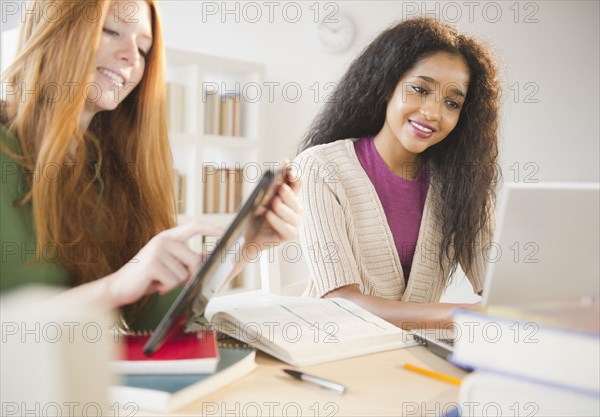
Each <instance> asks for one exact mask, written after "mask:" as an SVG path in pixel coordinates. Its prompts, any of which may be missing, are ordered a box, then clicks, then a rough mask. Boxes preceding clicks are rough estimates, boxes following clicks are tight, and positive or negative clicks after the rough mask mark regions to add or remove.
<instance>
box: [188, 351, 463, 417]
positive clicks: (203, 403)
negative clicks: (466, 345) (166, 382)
mask: <svg viewBox="0 0 600 417" xmlns="http://www.w3.org/2000/svg"><path fill="white" fill-rule="evenodd" d="M256 362H257V364H258V366H257V368H256V369H255V370H254V371H253V372H252V373H250V374H249V375H247V376H245V377H244V378H242V379H240V380H238V381H236V382H234V383H232V384H231V385H229V386H227V387H225V388H223V389H221V390H219V391H218V392H215V393H213V394H212V395H210V396H207V397H205V398H203V399H202V400H199V401H197V402H195V403H193V404H190V405H189V406H188V407H186V408H183V409H182V410H180V411H179V412H178V413H177V414H178V415H190V414H193V415H203V416H220V415H229V416H233V415H235V416H260V417H270V416H281V415H284V416H286V415H287V416H300V415H302V416H313V417H319V416H373V415H377V416H392V415H393V416H399V415H412V416H420V415H424V414H426V413H428V414H430V415H435V414H437V415H441V414H443V413H444V411H447V410H448V408H449V407H450V406H451V405H452V404H455V403H456V401H457V399H458V387H457V386H455V385H451V384H449V383H446V382H442V381H439V380H437V379H434V378H430V377H427V376H424V375H420V374H417V373H414V372H411V371H408V370H405V369H403V368H402V367H401V365H402V363H403V362H409V363H412V364H414V365H417V366H421V367H424V368H429V369H432V370H436V371H438V372H442V373H445V374H447V375H451V376H455V377H458V378H462V377H463V376H464V375H465V372H464V371H462V370H460V369H458V368H456V367H454V366H452V365H450V364H449V363H448V362H446V361H444V360H443V359H441V358H439V357H437V356H435V355H433V354H432V353H431V352H429V351H428V350H427V349H425V348H424V347H422V346H414V347H410V348H405V349H399V350H394V351H389V352H382V353H377V354H372V355H367V356H361V357H358V358H352V359H346V360H342V361H336V362H330V363H326V364H321V365H315V366H310V367H306V368H303V369H302V371H305V372H308V373H314V374H316V375H319V376H321V377H323V378H328V379H331V380H333V381H336V382H339V383H342V384H344V385H346V386H347V387H348V392H346V393H345V394H338V393H336V392H334V391H330V390H326V389H323V388H320V387H318V386H315V385H312V384H308V383H305V382H301V381H297V380H294V379H292V378H290V377H289V376H287V375H286V374H285V373H284V372H283V371H282V369H284V368H289V367H290V366H289V365H287V364H285V363H283V362H281V361H279V360H277V359H274V358H272V357H270V356H268V355H266V354H263V353H260V352H257V359H256Z"/></svg>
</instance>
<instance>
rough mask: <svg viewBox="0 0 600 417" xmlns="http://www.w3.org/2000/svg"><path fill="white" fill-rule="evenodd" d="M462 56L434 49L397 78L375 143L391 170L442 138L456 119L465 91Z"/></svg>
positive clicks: (395, 169) (466, 68)
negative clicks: (398, 79) (433, 51)
mask: <svg viewBox="0 0 600 417" xmlns="http://www.w3.org/2000/svg"><path fill="white" fill-rule="evenodd" d="M469 78H470V77H469V69H468V67H467V64H466V62H465V60H464V59H463V58H462V57H461V56H459V55H454V54H450V53H447V52H436V53H434V54H431V55H428V56H426V57H425V58H423V59H421V60H420V61H418V62H417V63H416V64H415V65H414V66H413V67H412V68H411V69H409V70H408V71H407V72H406V73H405V74H404V76H403V77H402V78H401V79H400V81H399V82H398V84H397V86H396V89H395V90H394V93H393V94H392V96H391V97H390V99H389V101H388V105H387V109H386V117H385V123H384V126H383V128H382V129H381V131H380V132H379V133H378V134H377V136H376V137H375V146H376V147H377V150H378V151H379V153H380V154H381V156H382V158H383V159H384V161H385V162H386V164H387V165H388V166H389V167H390V169H392V170H393V171H396V172H397V171H398V170H397V168H399V167H401V166H402V165H403V164H406V163H414V162H415V161H416V159H417V157H418V155H419V154H420V153H422V152H423V151H425V150H426V149H427V148H429V147H431V146H433V145H435V144H436V143H439V142H441V141H442V140H444V139H445V138H446V137H447V136H448V134H449V133H450V132H451V131H452V129H454V127H455V126H456V124H457V123H458V119H459V116H460V112H461V109H462V106H463V104H464V101H465V98H466V95H467V86H468V82H469Z"/></svg>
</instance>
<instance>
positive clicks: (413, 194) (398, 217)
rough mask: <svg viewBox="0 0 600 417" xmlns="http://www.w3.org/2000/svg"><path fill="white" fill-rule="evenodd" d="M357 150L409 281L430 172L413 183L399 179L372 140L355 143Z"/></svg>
mask: <svg viewBox="0 0 600 417" xmlns="http://www.w3.org/2000/svg"><path fill="white" fill-rule="evenodd" d="M354 150H355V151H356V156H357V157H358V160H359V161H360V164H361V165H362V167H363V169H364V170H365V172H366V173H367V176H368V177H369V179H370V180H371V182H372V183H373V186H374V187H375V191H377V195H378V196H379V200H380V201H381V205H382V206H383V211H384V212H385V216H386V218H387V222H388V225H389V227H390V230H391V232H392V236H393V237H394V243H395V244H396V250H397V251H398V255H399V257H400V263H401V264H402V271H403V272H404V280H405V281H408V277H409V275H410V268H411V265H412V261H413V257H414V255H415V248H416V246H417V239H418V237H419V228H420V226H421V217H422V216H423V207H425V198H426V197H427V190H428V188H429V175H428V173H427V170H426V169H420V170H419V173H418V174H417V177H416V178H415V179H414V180H407V179H404V178H402V177H399V176H398V175H396V174H395V173H394V172H392V171H391V170H390V169H389V168H388V167H387V165H386V164H385V162H384V161H383V159H382V158H381V155H379V152H378V151H377V148H375V143H374V141H373V138H363V139H360V140H358V141H356V142H355V143H354Z"/></svg>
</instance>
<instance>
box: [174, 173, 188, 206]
mask: <svg viewBox="0 0 600 417" xmlns="http://www.w3.org/2000/svg"><path fill="white" fill-rule="evenodd" d="M173 181H174V184H173V188H174V191H175V203H176V209H177V214H183V213H185V203H186V177H185V175H182V174H180V173H179V172H178V171H177V170H174V172H173Z"/></svg>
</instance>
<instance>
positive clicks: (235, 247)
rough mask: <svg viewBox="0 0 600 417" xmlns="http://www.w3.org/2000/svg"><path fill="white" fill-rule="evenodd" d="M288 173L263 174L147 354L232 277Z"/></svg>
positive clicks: (164, 321) (152, 338) (153, 337)
mask: <svg viewBox="0 0 600 417" xmlns="http://www.w3.org/2000/svg"><path fill="white" fill-rule="evenodd" d="M286 177H287V170H285V169H279V170H275V171H273V170H269V171H266V172H265V173H264V174H263V175H262V177H261V178H260V180H259V181H258V184H257V185H256V187H255V188H254V190H253V191H252V193H251V194H250V196H249V197H248V199H247V200H246V201H245V202H244V204H243V205H242V207H241V208H240V210H239V211H238V214H237V215H236V216H235V218H234V219H233V221H232V222H231V224H230V225H229V227H228V228H227V230H226V231H225V233H224V234H223V236H222V237H221V238H220V239H219V241H218V242H217V245H216V247H215V249H214V251H213V252H212V253H211V254H210V255H209V256H208V257H207V258H206V259H205V260H204V261H203V262H202V264H201V265H200V266H199V268H198V270H197V271H196V272H195V273H194V275H193V276H192V278H191V279H190V280H189V281H188V283H187V284H186V285H185V286H184V287H183V289H182V290H181V292H180V293H179V295H178V296H177V298H176V299H175V301H173V304H171V307H170V308H169V310H167V312H166V314H165V316H164V317H163V318H162V320H161V321H160V322H159V323H158V326H157V327H156V329H155V330H154V332H152V335H151V336H150V338H149V339H148V342H147V343H146V345H145V346H144V353H145V354H146V355H152V354H153V353H154V352H156V351H157V350H158V349H159V348H160V347H161V346H162V345H163V343H164V342H165V341H166V340H167V339H168V338H169V337H170V336H171V335H172V334H175V333H178V332H180V331H182V330H183V327H184V326H185V325H186V324H187V322H188V320H189V319H190V318H191V317H192V316H201V315H203V314H204V310H205V309H206V305H207V304H208V302H209V300H210V299H211V298H212V296H213V295H214V294H215V293H217V292H218V291H219V289H220V288H222V287H223V286H224V285H225V284H226V283H227V282H228V280H229V279H231V278H232V276H231V275H232V274H231V273H232V271H233V269H234V267H235V265H236V264H237V261H239V259H240V256H241V251H242V248H243V246H244V238H245V236H246V235H247V234H248V232H250V233H254V232H256V231H258V229H259V228H260V226H261V224H262V222H263V221H265V219H264V214H265V212H266V211H267V210H268V208H269V206H270V204H271V201H272V200H273V197H274V196H275V194H276V191H277V188H278V187H279V186H280V185H281V184H282V183H283V182H284V181H285V179H286Z"/></svg>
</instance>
